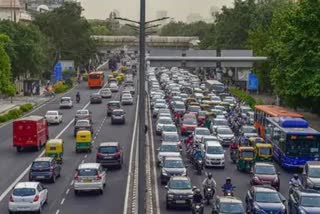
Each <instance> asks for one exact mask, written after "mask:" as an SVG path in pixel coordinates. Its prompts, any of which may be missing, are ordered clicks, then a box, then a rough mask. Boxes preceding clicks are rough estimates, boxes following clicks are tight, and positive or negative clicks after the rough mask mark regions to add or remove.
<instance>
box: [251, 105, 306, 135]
mask: <svg viewBox="0 0 320 214" xmlns="http://www.w3.org/2000/svg"><path fill="white" fill-rule="evenodd" d="M267 117H293V118H303V115H301V114H298V113H296V112H292V111H290V110H288V109H286V108H283V107H281V106H276V105H256V106H255V112H254V126H255V127H256V129H257V130H258V133H259V135H260V137H262V138H264V137H265V124H266V118H267Z"/></svg>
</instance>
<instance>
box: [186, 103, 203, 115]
mask: <svg viewBox="0 0 320 214" xmlns="http://www.w3.org/2000/svg"><path fill="white" fill-rule="evenodd" d="M199 111H201V107H200V106H195V105H192V106H188V109H187V112H188V113H193V114H196V115H197V114H198V113H199Z"/></svg>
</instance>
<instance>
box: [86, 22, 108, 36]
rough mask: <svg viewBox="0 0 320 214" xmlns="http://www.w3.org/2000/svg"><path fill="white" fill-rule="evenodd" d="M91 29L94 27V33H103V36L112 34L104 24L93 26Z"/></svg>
mask: <svg viewBox="0 0 320 214" xmlns="http://www.w3.org/2000/svg"><path fill="white" fill-rule="evenodd" d="M91 29H92V34H93V35H103V36H109V35H112V32H111V31H110V30H109V29H108V28H107V27H106V26H104V25H96V26H92V27H91Z"/></svg>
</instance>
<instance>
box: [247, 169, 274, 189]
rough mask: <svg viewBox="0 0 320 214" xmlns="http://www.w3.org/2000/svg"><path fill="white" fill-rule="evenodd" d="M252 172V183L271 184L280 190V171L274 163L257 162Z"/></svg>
mask: <svg viewBox="0 0 320 214" xmlns="http://www.w3.org/2000/svg"><path fill="white" fill-rule="evenodd" d="M251 174H252V178H251V181H250V184H251V185H270V186H272V187H274V188H275V189H276V190H278V191H279V189H280V176H279V175H280V173H279V172H277V171H276V168H275V167H274V165H273V164H272V163H255V164H254V166H253V167H252V172H251Z"/></svg>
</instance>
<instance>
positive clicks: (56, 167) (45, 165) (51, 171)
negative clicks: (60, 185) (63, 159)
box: [29, 157, 61, 183]
mask: <svg viewBox="0 0 320 214" xmlns="http://www.w3.org/2000/svg"><path fill="white" fill-rule="evenodd" d="M60 176H61V165H60V164H57V162H56V160H55V159H54V158H52V157H40V158H36V159H35V160H34V161H33V162H32V164H31V168H30V171H29V181H42V180H47V181H50V182H51V183H54V182H55V181H56V178H58V177H60Z"/></svg>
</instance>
